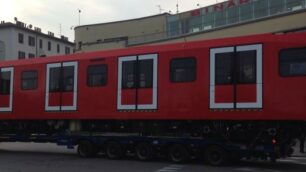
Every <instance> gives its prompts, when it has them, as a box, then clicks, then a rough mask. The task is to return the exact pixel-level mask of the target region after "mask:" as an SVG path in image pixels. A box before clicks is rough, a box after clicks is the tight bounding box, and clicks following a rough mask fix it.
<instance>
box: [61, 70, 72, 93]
mask: <svg viewBox="0 0 306 172" xmlns="http://www.w3.org/2000/svg"><path fill="white" fill-rule="evenodd" d="M73 84H74V66H65V67H63V87H62V91H66V92H69V91H73Z"/></svg>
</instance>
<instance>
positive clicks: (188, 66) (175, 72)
mask: <svg viewBox="0 0 306 172" xmlns="http://www.w3.org/2000/svg"><path fill="white" fill-rule="evenodd" d="M170 80H171V82H192V81H194V80H196V59H195V58H193V57H192V58H177V59H173V60H171V62H170Z"/></svg>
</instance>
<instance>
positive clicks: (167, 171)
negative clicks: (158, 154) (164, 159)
mask: <svg viewBox="0 0 306 172" xmlns="http://www.w3.org/2000/svg"><path fill="white" fill-rule="evenodd" d="M184 167H185V166H184V165H170V166H167V167H164V168H162V169H159V170H157V171H156V172H177V171H179V170H181V169H183V168H184Z"/></svg>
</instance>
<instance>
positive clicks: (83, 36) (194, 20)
mask: <svg viewBox="0 0 306 172" xmlns="http://www.w3.org/2000/svg"><path fill="white" fill-rule="evenodd" d="M305 18H306V0H228V1H226V2H222V3H218V4H215V5H212V6H208V7H203V8H199V9H195V10H191V11H187V12H183V13H179V14H174V15H172V14H167V13H165V14H161V15H157V16H150V17H145V18H140V19H134V20H127V21H120V22H112V23H102V24H94V25H84V26H79V27H76V28H75V41H76V44H77V46H76V51H77V52H84V51H97V50H106V49H116V48H125V47H129V46H139V45H150V44H164V43H172V42H182V41H194V40H204V39H215V38H224V37H233V36H243V35H250V34H261V33H280V32H288V31H299V30H304V29H305V28H306V23H305V22H302V21H304V19H305Z"/></svg>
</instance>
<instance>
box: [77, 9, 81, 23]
mask: <svg viewBox="0 0 306 172" xmlns="http://www.w3.org/2000/svg"><path fill="white" fill-rule="evenodd" d="M78 12H79V26H80V25H81V12H82V11H81V10H80V9H78Z"/></svg>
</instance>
